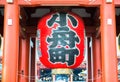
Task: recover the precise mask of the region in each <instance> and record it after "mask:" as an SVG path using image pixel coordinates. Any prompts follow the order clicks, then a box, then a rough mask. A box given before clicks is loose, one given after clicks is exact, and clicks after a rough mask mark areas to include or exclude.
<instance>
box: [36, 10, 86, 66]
mask: <svg viewBox="0 0 120 82" xmlns="http://www.w3.org/2000/svg"><path fill="white" fill-rule="evenodd" d="M38 32H39V33H38V34H39V39H40V43H39V48H40V51H41V56H40V61H41V62H42V64H43V65H45V66H46V67H48V68H76V67H77V66H79V65H80V64H81V62H82V61H83V59H84V39H85V36H84V23H83V21H82V19H81V18H80V17H79V16H78V15H76V14H74V13H72V12H52V13H49V14H47V15H46V16H44V17H42V18H41V20H40V21H39V23H38Z"/></svg>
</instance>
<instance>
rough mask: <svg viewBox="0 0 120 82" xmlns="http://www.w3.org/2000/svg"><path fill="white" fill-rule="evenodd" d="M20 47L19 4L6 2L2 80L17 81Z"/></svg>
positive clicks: (3, 81)
mask: <svg viewBox="0 0 120 82" xmlns="http://www.w3.org/2000/svg"><path fill="white" fill-rule="evenodd" d="M18 47H19V6H18V5H17V0H14V3H11V4H8V3H7V2H6V3H5V13H4V51H3V54H4V55H3V56H4V59H3V70H2V82H17V78H18V49H19V48H18Z"/></svg>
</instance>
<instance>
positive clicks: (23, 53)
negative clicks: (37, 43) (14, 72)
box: [18, 38, 29, 82]
mask: <svg viewBox="0 0 120 82" xmlns="http://www.w3.org/2000/svg"><path fill="white" fill-rule="evenodd" d="M18 82H29V38H28V39H20V55H19V78H18Z"/></svg>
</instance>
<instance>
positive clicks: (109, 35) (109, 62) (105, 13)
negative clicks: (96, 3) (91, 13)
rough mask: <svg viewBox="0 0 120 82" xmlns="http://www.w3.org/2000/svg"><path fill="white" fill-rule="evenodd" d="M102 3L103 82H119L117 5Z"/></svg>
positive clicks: (104, 1)
mask: <svg viewBox="0 0 120 82" xmlns="http://www.w3.org/2000/svg"><path fill="white" fill-rule="evenodd" d="M102 1H103V2H102V5H101V6H100V18H101V55H102V82H118V75H117V74H118V73H117V54H116V22H115V4H114V2H112V3H106V0H102ZM113 1H114V0H113ZM109 10H110V12H109Z"/></svg>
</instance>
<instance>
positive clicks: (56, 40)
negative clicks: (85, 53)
mask: <svg viewBox="0 0 120 82" xmlns="http://www.w3.org/2000/svg"><path fill="white" fill-rule="evenodd" d="M47 42H48V43H50V42H52V43H51V45H50V48H54V47H56V46H57V45H62V46H66V45H68V46H69V47H70V48H74V47H75V42H79V38H78V37H77V36H76V34H75V33H74V32H73V31H67V32H60V31H57V32H56V31H55V32H54V33H53V34H52V38H50V37H48V38H47Z"/></svg>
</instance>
